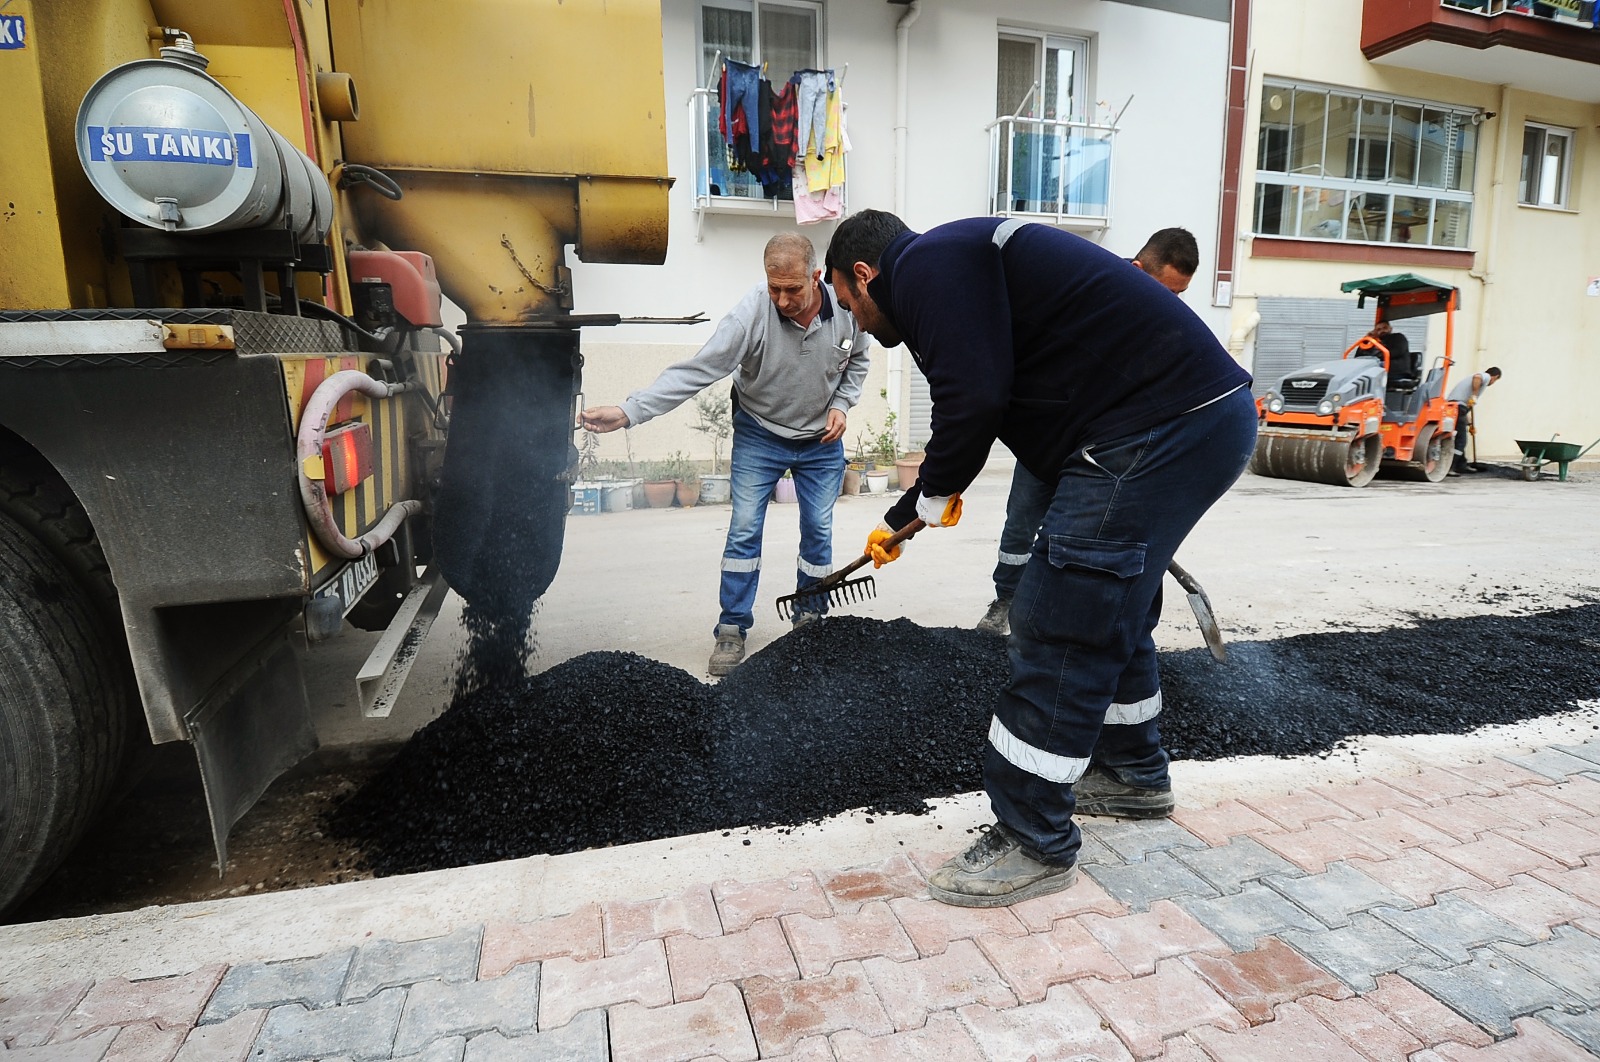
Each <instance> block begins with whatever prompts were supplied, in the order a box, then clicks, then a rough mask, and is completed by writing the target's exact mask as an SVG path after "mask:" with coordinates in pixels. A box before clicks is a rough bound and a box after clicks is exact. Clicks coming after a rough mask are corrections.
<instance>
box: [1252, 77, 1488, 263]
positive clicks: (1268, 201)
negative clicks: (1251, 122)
mask: <svg viewBox="0 0 1600 1062" xmlns="http://www.w3.org/2000/svg"><path fill="white" fill-rule="evenodd" d="M1477 146H1478V127H1477V122H1476V119H1475V112H1473V111H1471V110H1466V109H1461V108H1455V107H1449V106H1445V105H1442V104H1435V103H1424V102H1418V101H1413V100H1402V99H1393V98H1390V97H1383V96H1373V95H1368V94H1366V93H1360V92H1354V91H1348V90H1340V89H1336V88H1325V87H1322V86H1319V85H1306V84H1299V83H1294V82H1287V81H1277V80H1274V79H1271V78H1268V79H1266V80H1265V81H1264V82H1263V85H1262V93H1261V124H1260V133H1259V137H1258V141H1257V159H1256V201H1255V232H1256V234H1257V235H1260V236H1290V237H1294V238H1297V239H1308V240H1342V241H1347V242H1354V243H1391V244H1415V245H1420V246H1425V247H1444V248H1464V247H1466V246H1467V238H1468V229H1469V228H1470V223H1471V220H1472V178H1473V171H1474V169H1475V167H1476V164H1477Z"/></svg>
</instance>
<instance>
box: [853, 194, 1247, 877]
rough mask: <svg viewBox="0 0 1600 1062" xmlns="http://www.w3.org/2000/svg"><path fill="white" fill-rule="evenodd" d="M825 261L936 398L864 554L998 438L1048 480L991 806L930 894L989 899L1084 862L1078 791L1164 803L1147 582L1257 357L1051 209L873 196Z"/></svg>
mask: <svg viewBox="0 0 1600 1062" xmlns="http://www.w3.org/2000/svg"><path fill="white" fill-rule="evenodd" d="M826 267H827V270H828V272H829V274H830V279H831V280H832V282H833V286H834V290H835V292H836V294H837V296H838V299H839V304H840V305H841V306H843V307H844V308H846V309H848V310H850V312H851V313H852V314H853V315H854V316H855V318H856V321H857V322H858V323H859V324H860V326H861V327H862V328H863V329H864V330H865V331H867V332H869V333H871V334H872V336H873V337H874V338H875V339H877V340H878V341H879V342H880V343H882V344H883V345H885V346H893V345H894V344H896V343H902V342H903V343H904V344H905V345H906V347H907V349H909V350H910V351H911V355H912V357H913V358H915V359H916V362H917V365H918V367H919V368H921V369H922V372H923V374H924V375H925V376H926V377H927V379H928V389H929V393H930V395H931V397H932V400H933V420H932V430H931V433H930V435H929V438H928V442H927V446H926V451H927V456H926V457H925V458H924V459H923V462H922V469H921V471H920V472H919V474H918V476H917V483H916V486H915V487H914V488H913V489H911V490H910V491H908V492H906V494H905V495H904V496H902V497H901V498H900V499H899V500H898V501H897V502H896V503H895V504H894V505H893V506H892V507H891V508H890V509H889V511H888V512H887V513H886V514H885V516H884V522H883V524H881V525H880V526H879V527H878V529H876V530H874V531H873V532H872V535H871V536H870V537H869V539H868V543H867V550H866V552H867V553H868V554H869V555H871V556H872V557H873V558H874V560H875V561H876V562H877V563H878V564H879V565H882V564H884V563H886V562H888V561H891V560H894V559H895V558H896V557H898V556H899V553H900V547H893V548H889V549H886V548H885V546H884V541H885V540H886V539H887V538H888V537H889V535H890V534H891V533H892V532H893V531H895V530H899V529H901V528H903V527H904V526H905V525H906V524H908V523H910V522H911V521H912V520H914V519H918V518H920V519H921V520H923V521H924V522H925V523H926V524H927V525H928V526H929V527H948V526H950V525H951V524H953V523H955V521H956V520H957V519H959V518H960V510H961V506H960V494H961V492H962V491H963V490H964V489H965V488H966V487H967V485H968V484H969V483H971V482H972V480H973V479H974V478H975V477H976V476H977V474H978V473H979V471H981V470H982V468H983V465H984V461H985V460H986V459H987V457H988V454H989V450H990V447H991V446H992V445H993V443H994V441H995V440H996V439H999V440H1000V441H1001V442H1003V443H1005V444H1006V446H1007V447H1008V448H1009V449H1010V450H1011V452H1012V453H1013V454H1015V455H1016V458H1017V460H1018V461H1019V462H1020V463H1021V464H1022V465H1023V467H1025V468H1026V469H1027V470H1028V471H1029V472H1031V473H1032V474H1033V475H1035V476H1037V477H1038V478H1040V479H1042V480H1045V481H1047V482H1051V483H1054V484H1056V487H1055V497H1054V499H1053V501H1052V502H1051V504H1050V508H1049V511H1048V512H1047V514H1046V516H1045V518H1044V522H1043V524H1042V525H1041V526H1040V528H1039V536H1038V539H1037V541H1036V542H1035V543H1034V546H1033V551H1032V554H1031V557H1030V559H1029V561H1028V563H1027V565H1026V567H1025V569H1024V571H1023V575H1022V581H1021V583H1020V584H1019V585H1018V587H1017V592H1016V597H1015V599H1014V602H1013V605H1012V611H1011V640H1010V645H1009V649H1010V659H1011V679H1010V681H1009V682H1008V683H1007V684H1006V687H1005V689H1004V690H1003V691H1001V693H1000V698H999V702H998V705H997V707H996V710H995V715H994V719H993V720H992V722H991V723H990V726H989V741H988V746H987V748H986V750H985V754H984V767H983V776H984V788H985V789H986V790H987V791H988V793H989V798H990V804H991V806H992V808H993V810H994V814H995V818H996V819H997V822H996V824H995V825H994V826H992V827H990V828H989V829H987V830H985V831H984V832H983V834H982V836H980V837H979V839H978V840H977V841H976V842H974V843H973V844H972V845H971V847H969V848H968V849H967V850H966V851H965V852H963V853H961V854H960V855H958V856H956V857H955V858H953V859H951V860H950V861H949V862H948V863H946V864H945V865H944V866H943V867H941V868H939V869H938V870H937V871H936V872H935V873H934V874H933V876H932V877H931V879H930V892H931V893H932V894H933V896H934V897H935V898H937V899H939V900H943V901H944V902H946V903H952V904H958V905H961V906H967V907H997V906H1003V905H1008V904H1012V903H1017V902H1020V901H1022V900H1027V899H1031V898H1032V897H1035V896H1042V895H1046V894H1048V893H1052V892H1057V891H1060V890H1061V889H1064V888H1066V887H1068V886H1069V885H1071V884H1072V882H1073V881H1074V880H1076V877H1077V855H1078V848H1079V845H1080V843H1081V835H1080V833H1079V831H1078V827H1077V825H1076V824H1075V823H1074V822H1073V821H1072V813H1073V810H1074V807H1075V806H1080V807H1082V808H1083V809H1084V810H1085V811H1093V812H1095V813H1098V814H1113V815H1122V816H1126V817H1155V816H1161V815H1167V814H1170V813H1171V810H1172V807H1173V798H1172V785H1171V781H1170V779H1169V777H1168V772H1167V762H1168V758H1167V754H1166V752H1165V750H1163V749H1162V747H1161V735H1160V728H1159V725H1158V723H1159V714H1160V711H1161V684H1160V677H1159V675H1158V674H1157V670H1156V655H1155V642H1154V640H1153V638H1152V632H1153V631H1154V629H1155V626H1156V623H1157V621H1158V620H1159V619H1160V617H1161V580H1162V576H1163V575H1164V574H1165V573H1166V570H1167V565H1168V563H1169V562H1171V560H1172V558H1173V555H1174V554H1175V553H1176V552H1177V550H1178V546H1179V545H1180V544H1181V543H1182V542H1183V539H1184V537H1185V536H1186V535H1188V533H1189V531H1190V529H1191V528H1193V527H1194V526H1195V524H1196V523H1197V522H1198V521H1199V520H1200V517H1201V516H1202V515H1204V514H1205V512H1206V510H1207V509H1209V508H1210V507H1211V505H1212V504H1213V503H1214V502H1215V501H1216V500H1217V499H1218V498H1220V497H1221V496H1222V495H1223V494H1224V493H1225V492H1226V491H1227V490H1228V488H1229V487H1230V486H1231V485H1232V484H1233V482H1234V480H1235V479H1237V478H1238V477H1239V474H1240V473H1241V472H1243V471H1244V467H1245V464H1246V463H1247V462H1248V461H1249V459H1250V454H1251V451H1252V450H1253V449H1254V447H1255V435H1256V409H1255V404H1254V401H1253V400H1252V398H1251V395H1250V391H1249V382H1250V377H1249V374H1248V373H1246V372H1245V371H1244V370H1243V369H1242V368H1240V367H1239V366H1238V365H1237V364H1236V363H1235V362H1234V361H1233V359H1232V358H1230V357H1229V356H1228V354H1227V352H1226V351H1225V350H1223V349H1222V347H1221V346H1220V345H1219V344H1218V342H1217V340H1216V338H1215V337H1214V336H1213V335H1212V334H1211V331H1210V329H1208V328H1207V327H1206V326H1205V324H1204V323H1202V322H1201V320H1200V319H1199V318H1198V317H1196V316H1195V315H1194V313H1193V312H1192V311H1191V310H1190V309H1189V308H1188V307H1187V306H1185V305H1184V304H1183V302H1182V301H1181V300H1180V299H1178V298H1177V297H1176V296H1175V295H1173V294H1172V293H1171V292H1170V291H1168V290H1167V289H1166V288H1164V287H1162V285H1161V284H1160V283H1159V282H1158V281H1157V280H1155V279H1154V278H1153V277H1150V276H1148V275H1146V274H1145V273H1144V272H1143V271H1142V270H1140V269H1138V268H1136V267H1134V266H1133V265H1131V264H1130V263H1128V262H1127V261H1125V260H1123V259H1121V258H1118V257H1117V256H1116V255H1114V254H1112V253H1111V252H1109V251H1106V250H1104V249H1102V248H1100V247H1098V246H1096V245H1095V244H1093V243H1090V242H1089V241H1087V240H1084V239H1081V238H1080V237H1077V236H1074V235H1072V234H1070V233H1067V232H1065V231H1062V230H1060V229H1056V228H1052V227H1050V226H1048V225H1040V224H1028V223H1024V222H1022V221H1018V220H1015V219H1010V220H1004V219H999V218H974V219H971V220H967V221H957V222H953V223H951V224H948V225H941V226H939V227H938V228H935V229H931V230H929V231H928V232H925V233H920V234H919V233H916V232H912V231H910V230H909V229H907V228H906V226H905V223H904V222H902V221H901V220H900V219H899V218H897V217H895V216H894V215H893V214H889V213H885V212H883V211H877V210H864V211H861V212H860V213H858V214H855V215H852V216H851V217H850V218H848V219H846V220H845V221H844V222H842V223H841V224H840V226H839V228H838V230H837V231H836V232H835V233H834V236H833V239H832V241H831V243H830V244H829V247H828V254H827V261H826ZM929 709H930V710H932V711H937V710H938V706H937V705H932V706H929Z"/></svg>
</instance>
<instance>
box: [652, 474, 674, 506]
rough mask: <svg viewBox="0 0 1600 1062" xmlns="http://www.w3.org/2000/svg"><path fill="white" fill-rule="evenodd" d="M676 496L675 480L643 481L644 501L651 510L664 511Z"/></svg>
mask: <svg viewBox="0 0 1600 1062" xmlns="http://www.w3.org/2000/svg"><path fill="white" fill-rule="evenodd" d="M677 494H678V481H677V480H675V479H656V480H649V479H647V480H645V483H644V500H645V502H646V503H647V504H648V505H649V506H650V508H652V509H665V508H666V507H667V506H669V505H671V504H672V499H673V498H674V497H676V496H677Z"/></svg>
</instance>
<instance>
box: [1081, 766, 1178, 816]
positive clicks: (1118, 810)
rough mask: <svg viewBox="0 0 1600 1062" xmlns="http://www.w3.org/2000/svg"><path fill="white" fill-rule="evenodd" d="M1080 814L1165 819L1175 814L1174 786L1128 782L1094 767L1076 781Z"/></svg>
mask: <svg viewBox="0 0 1600 1062" xmlns="http://www.w3.org/2000/svg"><path fill="white" fill-rule="evenodd" d="M1072 793H1073V796H1075V797H1076V798H1077V801H1078V814H1080V815H1111V816H1114V817H1116V818H1119V819H1164V818H1166V817H1167V816H1168V815H1171V814H1172V809H1173V807H1174V805H1175V803H1176V802H1175V801H1174V800H1173V799H1172V786H1171V785H1170V784H1169V785H1164V786H1162V787H1161V788H1159V789H1147V788H1144V787H1143V786H1137V785H1128V784H1126V783H1124V782H1123V781H1121V780H1120V779H1118V778H1117V776H1116V775H1114V774H1112V773H1111V772H1110V771H1108V770H1106V769H1105V768H1103V767H1091V768H1089V770H1088V772H1087V773H1086V774H1085V775H1084V776H1083V777H1082V778H1080V779H1078V780H1077V781H1076V782H1074V783H1073V785H1072Z"/></svg>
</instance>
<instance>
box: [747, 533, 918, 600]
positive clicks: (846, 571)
mask: <svg viewBox="0 0 1600 1062" xmlns="http://www.w3.org/2000/svg"><path fill="white" fill-rule="evenodd" d="M926 526H927V525H926V524H924V523H923V522H922V521H921V520H913V521H911V522H910V523H909V524H907V525H906V526H904V527H902V528H901V529H900V530H898V531H896V532H895V533H894V534H892V535H890V536H889V537H888V538H886V539H884V540H883V548H884V549H886V550H888V549H894V547H896V546H898V545H899V544H900V543H902V542H904V541H905V540H906V539H908V538H910V537H911V536H912V535H914V534H916V533H917V532H918V531H921V530H922V529H923V528H924V527H926ZM871 562H872V554H870V553H863V554H862V555H861V556H859V557H857V558H856V559H855V560H853V561H851V562H850V563H849V564H847V565H845V566H844V567H843V568H840V569H839V570H838V571H836V572H834V573H833V574H832V575H830V576H828V577H827V578H826V579H823V580H821V581H820V582H818V583H815V584H813V585H811V586H808V587H806V588H805V589H804V590H796V591H795V592H794V593H792V594H789V595H788V596H786V597H780V598H778V618H779V619H790V618H791V617H792V616H793V614H794V613H795V612H797V611H799V610H800V609H799V606H800V604H801V603H803V602H814V603H816V604H821V601H820V600H819V599H821V598H827V600H828V604H830V605H848V604H853V603H855V602H857V601H865V600H867V599H868V598H873V597H877V596H878V589H877V584H876V582H875V581H874V580H873V578H872V576H870V575H863V576H862V577H861V578H859V579H852V578H850V573H852V572H854V571H857V570H859V569H861V568H863V567H865V566H866V565H867V564H870V563H871Z"/></svg>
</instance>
